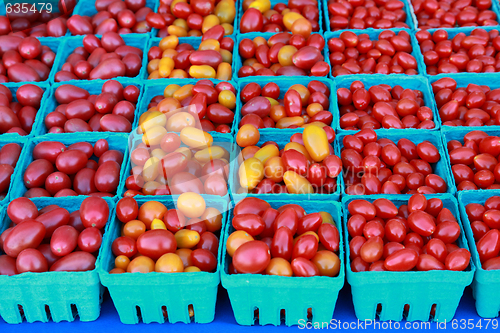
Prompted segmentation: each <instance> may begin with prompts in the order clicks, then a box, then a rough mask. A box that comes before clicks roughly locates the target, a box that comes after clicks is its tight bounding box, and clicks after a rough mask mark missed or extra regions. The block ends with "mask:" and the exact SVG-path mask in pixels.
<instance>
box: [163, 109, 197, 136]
mask: <svg viewBox="0 0 500 333" xmlns="http://www.w3.org/2000/svg"><path fill="white" fill-rule="evenodd" d="M195 124H196V119H195V118H194V116H193V115H192V114H190V113H187V112H179V113H176V114H174V115H173V116H171V117H170V118H168V120H167V125H166V128H167V131H169V132H180V131H182V129H183V128H185V127H193V126H194V125H195Z"/></svg>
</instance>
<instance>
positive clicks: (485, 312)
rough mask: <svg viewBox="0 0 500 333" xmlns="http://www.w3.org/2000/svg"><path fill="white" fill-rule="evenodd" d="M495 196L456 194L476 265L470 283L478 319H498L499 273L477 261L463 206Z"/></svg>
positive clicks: (481, 202)
mask: <svg viewBox="0 0 500 333" xmlns="http://www.w3.org/2000/svg"><path fill="white" fill-rule="evenodd" d="M495 195H497V196H498V195H500V191H499V190H488V191H463V192H459V193H458V202H459V203H460V215H461V216H462V222H463V224H464V229H465V233H466V234H467V240H468V241H469V243H470V244H471V245H470V248H471V254H472V260H474V263H475V264H476V267H477V269H476V274H475V275H474V281H472V295H473V296H474V299H475V300H476V311H477V314H478V315H479V316H480V317H483V318H495V317H498V315H499V312H500V271H498V270H491V271H487V270H484V269H483V267H482V265H481V260H480V259H479V254H478V252H477V247H476V242H475V241H474V235H473V233H472V229H471V226H470V223H471V222H472V221H470V220H469V218H468V216H467V213H466V212H465V206H466V205H467V204H470V203H473V202H474V203H479V204H481V205H484V203H485V201H486V200H487V199H488V198H490V197H492V196H495Z"/></svg>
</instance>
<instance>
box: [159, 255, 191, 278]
mask: <svg viewBox="0 0 500 333" xmlns="http://www.w3.org/2000/svg"><path fill="white" fill-rule="evenodd" d="M183 271H184V265H183V264H182V260H181V258H180V257H179V256H178V255H177V254H175V253H165V254H164V255H162V256H161V257H160V258H159V259H158V260H157V261H156V264H155V272H161V273H180V272H183Z"/></svg>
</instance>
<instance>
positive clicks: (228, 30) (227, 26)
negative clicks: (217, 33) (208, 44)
mask: <svg viewBox="0 0 500 333" xmlns="http://www.w3.org/2000/svg"><path fill="white" fill-rule="evenodd" d="M221 26H222V27H223V28H224V36H229V35H232V34H233V32H234V27H233V26H232V25H231V24H229V23H222V24H221Z"/></svg>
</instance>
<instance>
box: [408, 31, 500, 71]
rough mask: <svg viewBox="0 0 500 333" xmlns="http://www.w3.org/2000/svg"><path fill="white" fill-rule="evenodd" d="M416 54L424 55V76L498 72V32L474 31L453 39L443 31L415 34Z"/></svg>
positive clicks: (499, 64) (499, 66) (499, 68)
mask: <svg viewBox="0 0 500 333" xmlns="http://www.w3.org/2000/svg"><path fill="white" fill-rule="evenodd" d="M416 38H417V40H418V42H419V45H420V51H421V52H422V54H423V56H424V63H425V65H426V69H427V74H429V75H437V74H452V73H461V72H467V73H494V72H498V71H500V61H499V58H498V56H497V55H498V51H499V50H500V36H499V31H498V30H490V31H486V30H484V29H479V28H478V29H474V30H473V31H472V32H470V34H469V35H466V34H465V33H463V32H460V33H458V34H456V35H455V36H454V37H453V38H450V37H449V36H448V31H446V30H436V31H434V32H433V33H432V35H431V33H430V32H428V31H424V30H421V31H419V32H417V33H416Z"/></svg>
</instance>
